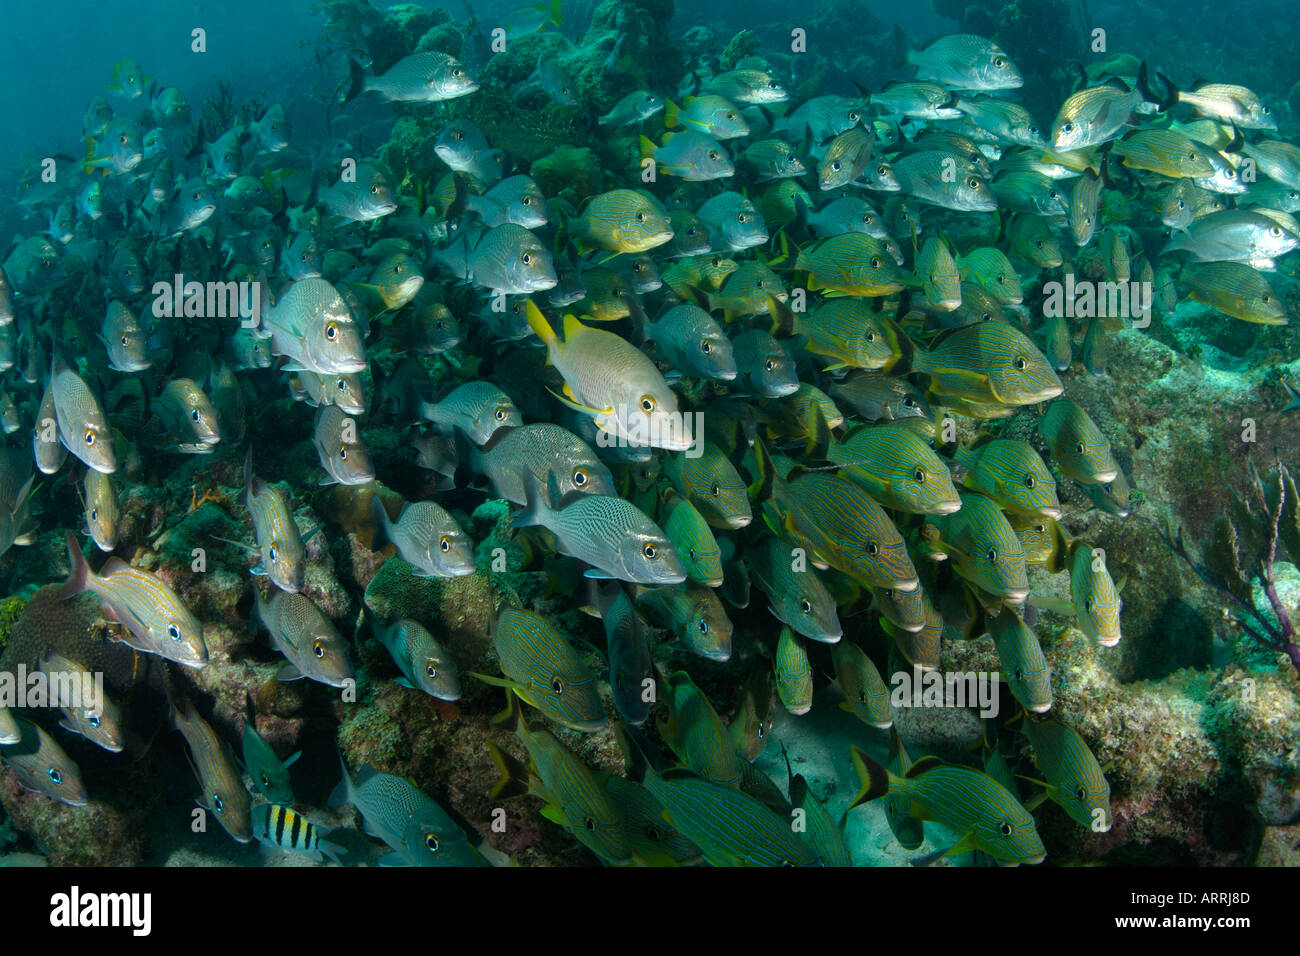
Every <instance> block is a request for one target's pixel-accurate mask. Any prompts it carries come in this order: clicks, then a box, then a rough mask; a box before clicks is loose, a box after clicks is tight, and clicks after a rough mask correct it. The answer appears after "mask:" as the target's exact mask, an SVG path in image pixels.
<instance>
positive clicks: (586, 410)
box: [547, 384, 613, 415]
mask: <svg viewBox="0 0 1300 956" xmlns="http://www.w3.org/2000/svg"><path fill="white" fill-rule="evenodd" d="M547 391H548V392H550V393H551V394H552V395H554V396H555V398H556V399H557V400H558V401H560V402H561V403H563V404H564V405H566V406H568V407H569V408H572V409H573V410H574V411H576V412H582V413H583V414H586V415H608V414H609V413H610V412H612V411H613V409H612V408H604V409H602V408H592V407H591V406H590V405H584V404H582V402H579V401H577V400H575V399H573V398H572V397H571V396H572V395H573V391H572V389H570V388H569V386H568V384H565V386H564V391H565V392H567V393H568V394H567V395H562V394H560V393H559V392H557V391H555V390H554V389H551V388H548V389H547Z"/></svg>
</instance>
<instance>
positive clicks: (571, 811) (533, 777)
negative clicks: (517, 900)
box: [488, 690, 631, 866]
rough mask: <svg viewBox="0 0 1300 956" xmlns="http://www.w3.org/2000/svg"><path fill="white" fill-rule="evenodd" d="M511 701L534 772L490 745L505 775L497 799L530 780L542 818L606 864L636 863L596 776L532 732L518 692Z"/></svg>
mask: <svg viewBox="0 0 1300 956" xmlns="http://www.w3.org/2000/svg"><path fill="white" fill-rule="evenodd" d="M506 696H507V697H508V699H509V702H508V706H509V711H508V713H509V719H510V722H511V723H513V724H514V730H515V733H516V734H517V735H518V736H519V740H520V741H521V742H522V743H523V745H524V748H525V749H526V750H527V751H528V756H529V757H530V758H531V766H530V767H528V768H521V767H520V766H519V765H518V762H517V761H514V760H513V758H511V757H508V756H507V755H506V754H505V753H504V752H503V751H502V750H501V749H500V748H499V747H497V746H496V744H493V743H491V742H489V743H488V750H489V752H490V753H491V755H492V760H493V762H494V763H495V764H496V765H497V768H498V769H499V770H500V771H501V774H502V778H501V780H500V781H499V782H498V783H497V785H496V786H495V787H494V788H493V789H492V793H491V795H492V796H493V797H496V796H497V795H499V794H501V793H502V792H504V790H505V788H506V786H507V785H509V784H510V783H511V782H512V781H517V778H519V777H521V776H522V777H525V778H526V786H527V789H528V792H530V793H532V794H533V795H534V796H536V797H539V798H540V799H542V800H543V801H545V803H546V807H545V808H544V809H543V810H542V816H544V817H546V819H548V820H550V821H551V822H552V823H555V824H557V825H559V826H561V827H563V828H564V829H566V830H567V831H569V833H570V834H572V835H573V836H574V837H575V838H576V839H577V840H578V842H579V843H581V844H582V845H583V846H585V847H586V848H587V849H589V850H591V852H592V853H594V854H596V856H598V857H599V858H600V859H601V860H602V861H604V862H605V863H609V864H612V865H615V866H621V865H626V864H627V863H628V862H629V861H630V857H631V849H630V847H629V841H628V835H627V833H626V832H625V831H624V827H623V820H622V818H621V817H620V816H619V812H618V807H617V806H616V805H615V803H614V802H613V801H612V800H610V798H609V796H608V795H607V794H606V791H605V789H604V788H603V787H601V785H600V782H599V781H598V780H597V779H596V775H595V774H594V773H592V772H591V770H590V769H588V767H587V766H586V765H585V764H584V763H583V762H582V761H581V760H579V759H578V758H577V757H575V756H574V755H573V754H572V753H571V752H570V751H569V750H568V748H566V747H565V746H564V745H563V744H562V743H560V742H559V741H558V740H556V739H555V737H554V735H553V734H551V733H550V732H549V731H546V730H534V729H532V728H531V727H529V726H528V723H527V721H525V720H524V716H523V712H522V711H521V710H520V706H519V698H518V697H517V696H516V695H515V693H514V692H513V691H510V690H507V691H506ZM518 782H521V783H522V782H524V781H518Z"/></svg>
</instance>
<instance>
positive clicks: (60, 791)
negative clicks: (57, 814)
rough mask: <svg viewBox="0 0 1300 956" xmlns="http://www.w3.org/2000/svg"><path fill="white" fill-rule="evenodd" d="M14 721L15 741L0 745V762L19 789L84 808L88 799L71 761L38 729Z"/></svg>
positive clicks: (79, 773) (77, 769)
mask: <svg viewBox="0 0 1300 956" xmlns="http://www.w3.org/2000/svg"><path fill="white" fill-rule="evenodd" d="M13 721H14V724H15V725H16V726H17V730H18V735H19V736H18V740H17V741H14V742H12V743H3V744H0V762H3V763H4V765H5V766H6V767H9V768H10V769H11V770H13V772H14V774H15V775H16V776H17V778H18V782H19V784H20V785H21V786H22V788H23V789H24V790H29V791H31V792H32V793H39V794H41V795H43V796H46V797H49V798H50V799H51V800H57V801H58V802H59V803H63V804H67V805H68V806H70V807H84V806H86V804H88V803H89V802H90V797H89V795H88V794H87V793H86V785H85V783H84V782H83V780H82V778H81V769H80V768H79V767H78V766H77V765H76V764H75V763H73V761H72V758H71V757H69V756H68V755H67V754H66V753H64V752H63V748H62V747H60V746H59V744H58V742H57V741H55V739H54V738H53V737H51V736H50V735H49V734H48V733H46V732H45V730H44V729H42V728H41V727H38V726H37V725H36V724H33V723H31V722H30V721H27V720H23V719H22V718H21V717H15V718H13Z"/></svg>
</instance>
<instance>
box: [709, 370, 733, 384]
mask: <svg viewBox="0 0 1300 956" xmlns="http://www.w3.org/2000/svg"><path fill="white" fill-rule="evenodd" d="M713 378H714V380H715V381H718V382H734V381H735V380H736V371H735V370H734V369H728V370H727V371H725V372H716V373H714V375H713Z"/></svg>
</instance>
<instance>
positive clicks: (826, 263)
mask: <svg viewBox="0 0 1300 956" xmlns="http://www.w3.org/2000/svg"><path fill="white" fill-rule="evenodd" d="M795 269H796V270H797V271H800V272H806V273H807V274H808V288H809V289H810V290H813V291H818V290H821V289H825V290H827V291H829V292H834V293H840V294H842V295H849V296H865V297H871V296H883V295H889V294H891V293H893V292H901V291H902V290H903V288H904V286H905V282H904V277H903V273H902V272H900V271H899V268H898V265H897V263H895V261H894V257H893V255H892V254H891V253H890V252H889V250H888V248H887V247H886V246H885V243H884V242H883V241H882V240H880V239H877V238H876V237H875V236H869V235H867V234H866V233H865V232H846V233H842V234H840V235H838V236H827V237H826V238H825V239H819V240H817V241H816V242H815V243H812V244H810V245H808V246H805V247H803V248H801V249H800V250H799V256H798V258H797V259H796V260H795Z"/></svg>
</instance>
